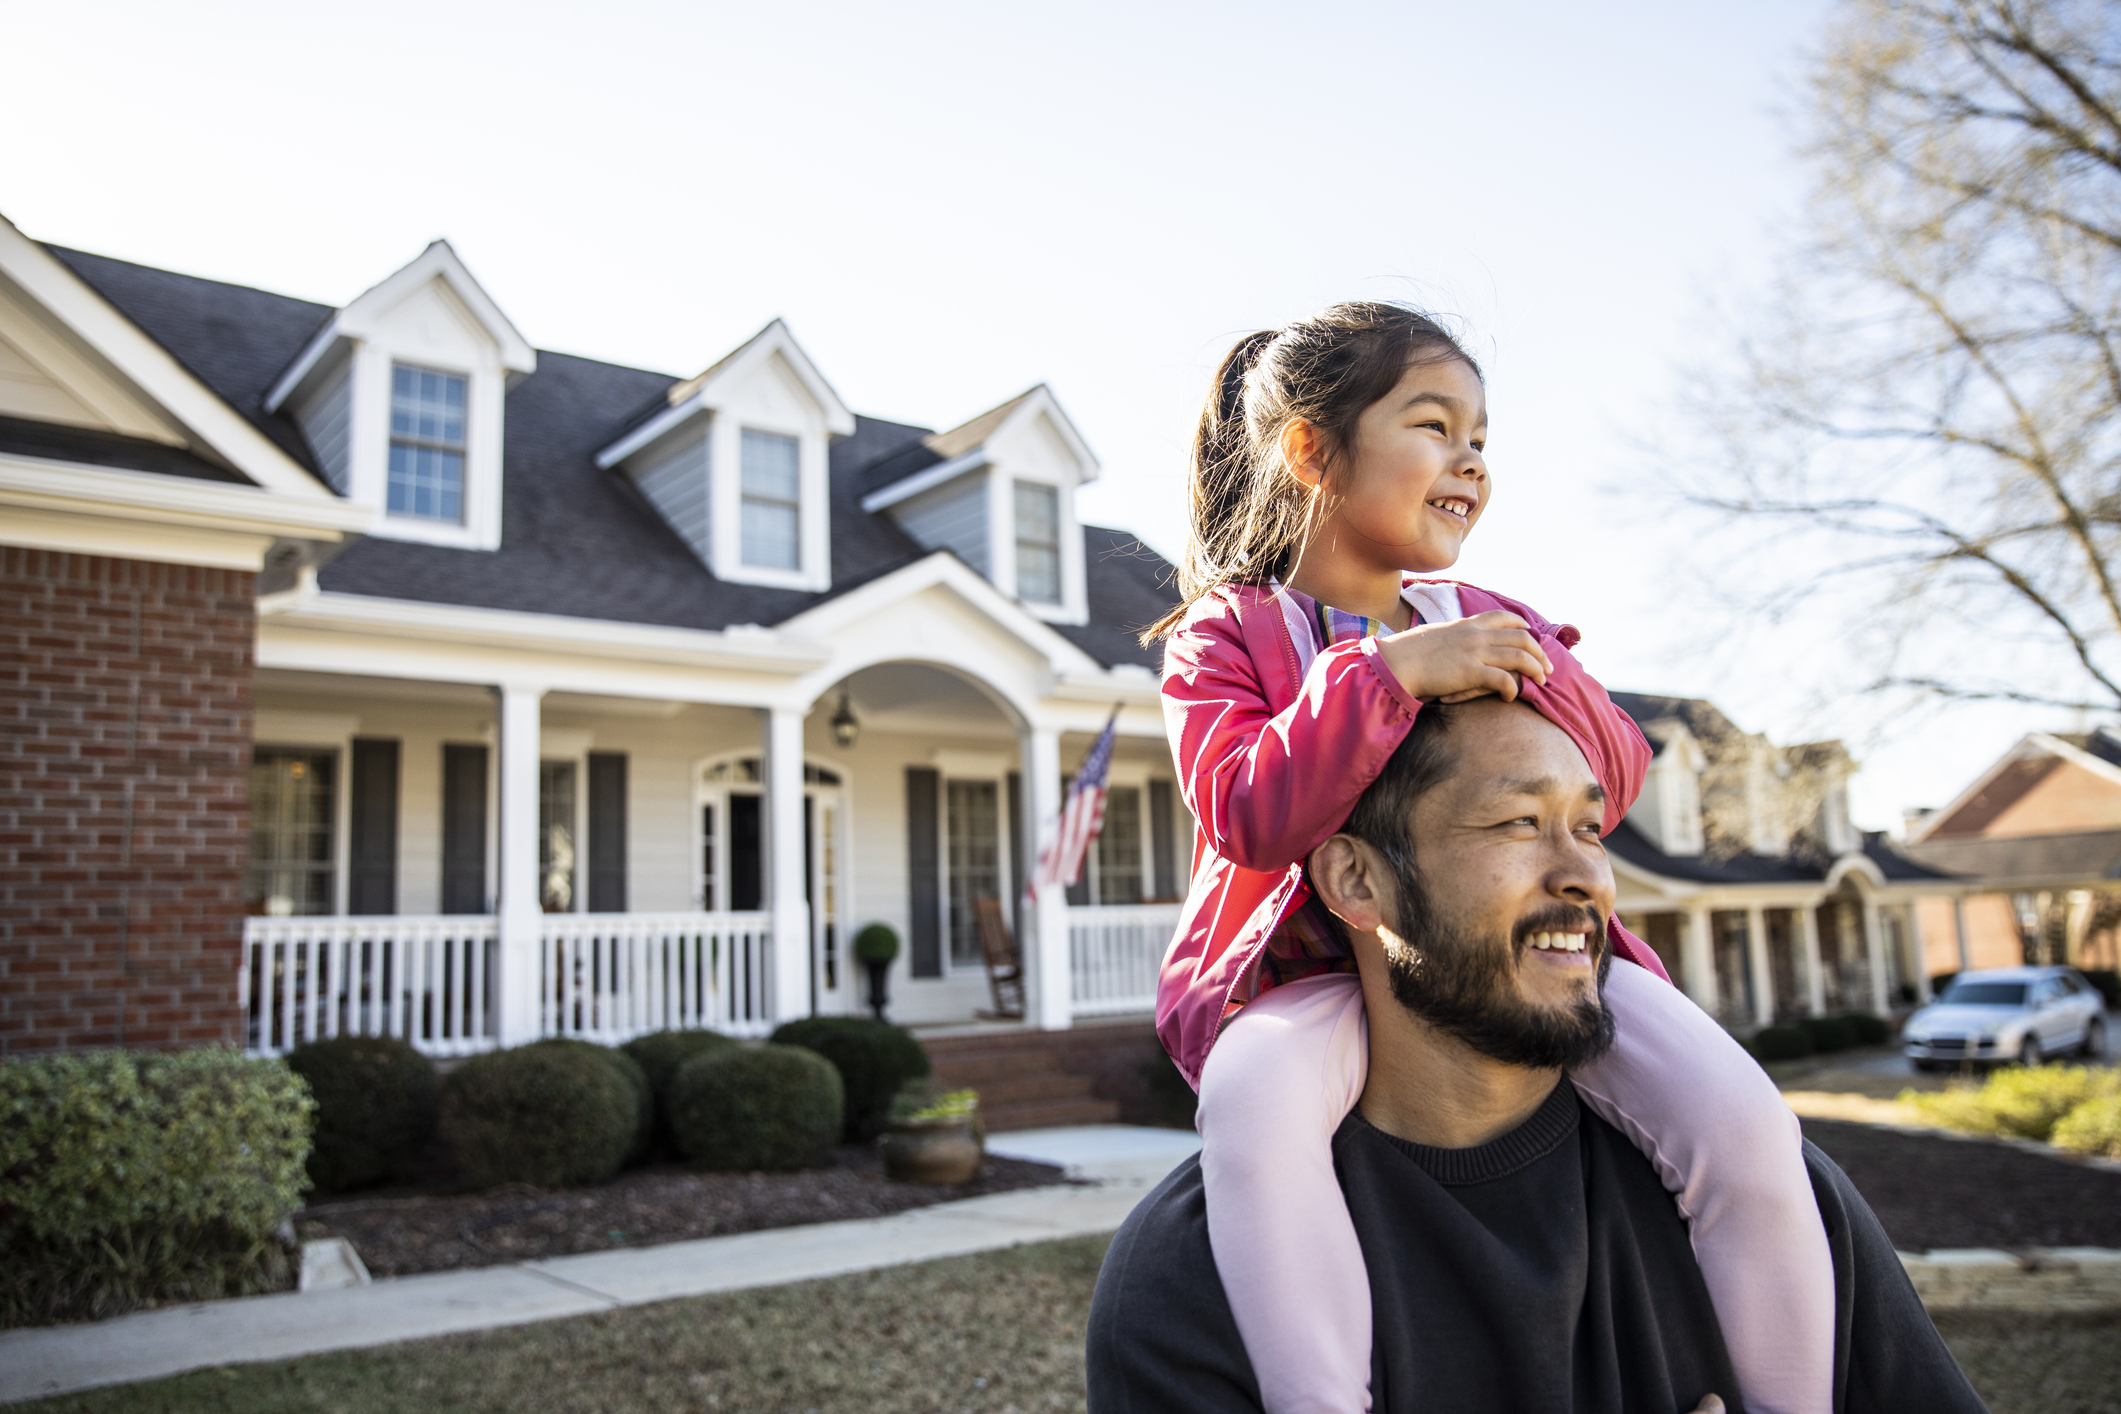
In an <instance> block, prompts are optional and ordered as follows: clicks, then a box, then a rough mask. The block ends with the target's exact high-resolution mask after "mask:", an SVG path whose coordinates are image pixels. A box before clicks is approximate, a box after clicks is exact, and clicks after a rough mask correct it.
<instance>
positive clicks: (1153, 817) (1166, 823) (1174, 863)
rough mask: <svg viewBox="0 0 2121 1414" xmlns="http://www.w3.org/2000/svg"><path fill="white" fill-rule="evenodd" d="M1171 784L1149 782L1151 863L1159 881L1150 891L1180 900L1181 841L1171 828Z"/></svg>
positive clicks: (1159, 895) (1164, 897) (1157, 895)
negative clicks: (1179, 868)
mask: <svg viewBox="0 0 2121 1414" xmlns="http://www.w3.org/2000/svg"><path fill="white" fill-rule="evenodd" d="M1171 823H1172V822H1171V782H1169V781H1151V782H1149V860H1150V863H1151V865H1152V866H1153V867H1154V868H1155V871H1156V878H1155V880H1154V882H1153V883H1152V884H1151V886H1150V890H1149V892H1150V893H1151V894H1153V895H1154V896H1155V897H1157V898H1161V899H1169V898H1177V897H1178V840H1177V838H1176V834H1175V832H1174V831H1173V830H1172V828H1171Z"/></svg>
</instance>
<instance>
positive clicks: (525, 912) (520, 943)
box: [494, 683, 545, 1046]
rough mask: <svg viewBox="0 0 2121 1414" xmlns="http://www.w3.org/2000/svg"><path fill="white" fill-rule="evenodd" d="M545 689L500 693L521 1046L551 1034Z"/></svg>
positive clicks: (506, 874) (505, 1002) (510, 686)
mask: <svg viewBox="0 0 2121 1414" xmlns="http://www.w3.org/2000/svg"><path fill="white" fill-rule="evenodd" d="M544 696H545V689H544V688H542V687H534V686H528V685H525V684H522V683H503V684H502V685H501V687H500V689H499V697H500V727H501V733H500V734H501V743H500V748H501V749H500V758H501V768H500V772H499V782H498V783H499V785H500V797H501V801H500V817H501V818H500V830H499V831H498V833H499V836H500V838H499V841H498V843H499V846H500V847H499V850H498V851H497V855H498V858H499V860H500V872H501V880H500V883H501V889H500V906H499V907H498V908H497V909H496V910H495V912H496V913H497V914H498V915H499V918H498V923H499V926H500V935H501V942H500V958H499V967H500V973H501V975H500V977H499V978H498V979H497V981H496V982H495V985H494V995H495V997H496V998H497V1000H498V1002H499V1005H500V1013H501V1014H500V1016H499V1018H498V1021H499V1024H500V1042H501V1044H502V1045H503V1046H521V1045H525V1044H527V1043H529V1042H531V1041H535V1040H537V1039H538V1037H539V1036H540V1035H541V1034H543V1031H544V1018H543V1016H542V1015H541V1012H542V1010H543V1008H542V1007H541V1006H540V994H541V991H542V988H543V985H544V978H543V971H544V958H543V956H542V955H541V950H540V947H539V942H538V936H539V933H540V932H541V931H542V925H543V922H544V914H543V910H542V909H540V907H539V906H538V716H539V705H540V703H541V701H542V699H543V698H544Z"/></svg>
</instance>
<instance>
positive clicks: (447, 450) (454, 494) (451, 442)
mask: <svg viewBox="0 0 2121 1414" xmlns="http://www.w3.org/2000/svg"><path fill="white" fill-rule="evenodd" d="M464 406H465V380H464V379H463V378H462V377H461V376H459V375H457V374H454V373H440V372H437V371H436V370H434V369H431V368H410V367H407V366H406V365H404V364H402V363H401V364H395V365H393V366H392V368H391V370H390V484H389V494H388V498H387V501H386V504H387V505H388V507H389V509H390V511H391V513H392V514H393V515H401V516H419V517H421V518H422V519H425V520H446V521H457V522H462V520H463V519H464Z"/></svg>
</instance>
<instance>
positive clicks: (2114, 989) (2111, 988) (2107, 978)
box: [2084, 967, 2121, 1011]
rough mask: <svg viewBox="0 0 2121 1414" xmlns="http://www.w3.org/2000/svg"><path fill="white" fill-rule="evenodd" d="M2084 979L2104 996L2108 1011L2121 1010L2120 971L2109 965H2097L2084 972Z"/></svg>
mask: <svg viewBox="0 0 2121 1414" xmlns="http://www.w3.org/2000/svg"><path fill="white" fill-rule="evenodd" d="M2084 980H2085V981H2087V982H2089V983H2091V984H2092V985H2093V986H2094V987H2097V988H2098V989H2099V995H2100V996H2102V997H2104V998H2106V1008H2107V1010H2108V1011H2121V972H2116V971H2114V970H2113V969H2112V968H2110V967H2097V968H2093V969H2092V970H2090V971H2089V972H2086V973H2085V974H2084Z"/></svg>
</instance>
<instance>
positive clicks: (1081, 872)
mask: <svg viewBox="0 0 2121 1414" xmlns="http://www.w3.org/2000/svg"><path fill="white" fill-rule="evenodd" d="M1068 784H1069V783H1068V778H1067V777H1065V776H1063V777H1062V778H1061V793H1060V798H1061V800H1062V802H1063V803H1065V802H1066V801H1067V799H1068ZM1096 853H1097V841H1096V840H1094V839H1093V840H1091V841H1090V843H1088V844H1086V845H1084V846H1083V857H1082V859H1081V861H1080V862H1079V863H1078V865H1077V872H1076V875H1075V882H1074V883H1072V884H1070V885H1068V907H1070V908H1087V907H1089V906H1090V871H1091V870H1092V869H1094V868H1096V867H1097V861H1096V860H1095V859H1093V858H1092V857H1091V856H1092V855H1094V854H1096Z"/></svg>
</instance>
